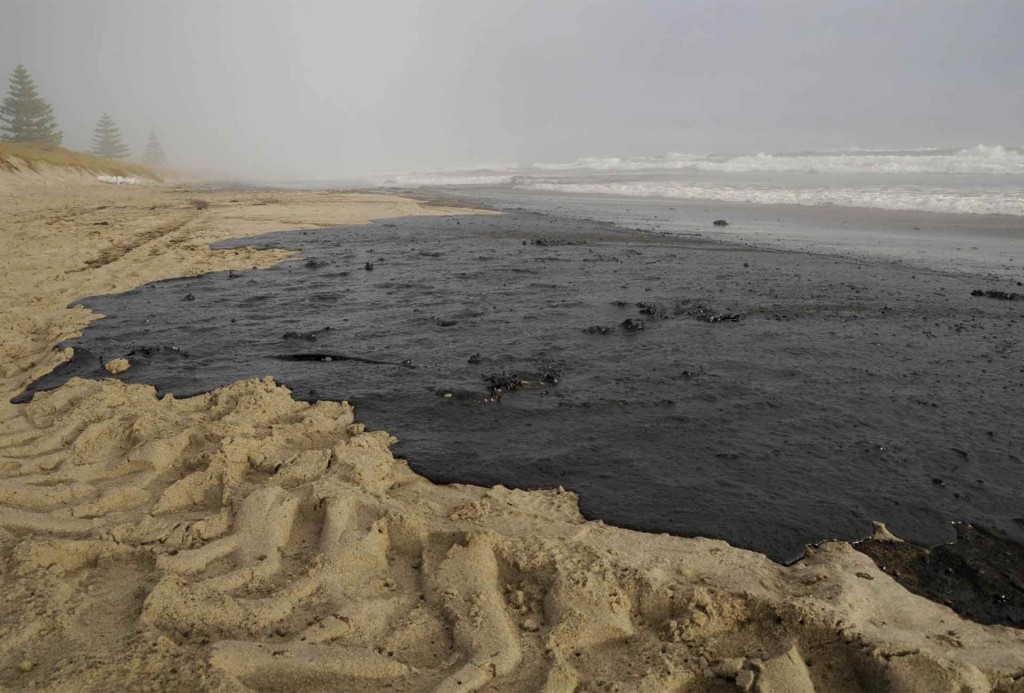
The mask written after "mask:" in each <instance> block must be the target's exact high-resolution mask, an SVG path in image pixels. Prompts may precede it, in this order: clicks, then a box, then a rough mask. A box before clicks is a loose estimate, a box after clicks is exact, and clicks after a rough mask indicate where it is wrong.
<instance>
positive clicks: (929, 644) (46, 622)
mask: <svg viewBox="0 0 1024 693" xmlns="http://www.w3.org/2000/svg"><path fill="white" fill-rule="evenodd" d="M43 178H45V176H43ZM196 197H202V198H205V199H207V200H208V201H209V202H210V205H209V207H208V208H207V209H204V210H198V209H196V208H195V207H194V206H193V205H192V204H191V203H190V200H191V199H193V198H196ZM0 205H2V207H3V212H4V214H3V215H2V216H0V234H2V238H3V243H4V247H5V249H6V250H7V252H6V253H5V255H4V257H3V259H2V260H0V262H2V263H3V270H4V272H3V274H2V278H3V279H2V282H0V298H2V303H0V310H2V312H3V323H2V324H3V325H4V328H3V333H2V354H3V366H4V372H3V374H2V375H3V381H2V384H3V387H2V390H3V393H4V395H5V397H4V398H3V402H2V403H0V417H2V421H3V427H2V434H0V470H2V479H0V528H2V529H0V560H2V566H3V569H2V571H0V582H2V584H0V589H2V594H3V595H4V596H3V605H4V608H3V610H2V613H0V686H3V687H5V688H7V689H9V690H25V689H37V690H54V691H57V690H61V691H65V690H76V691H78V690H85V691H102V690H112V689H116V690H217V691H247V690H256V691H264V690H267V691H270V690H304V691H318V690H337V689H339V688H343V689H344V690H349V691H376V690H381V689H384V688H389V689H391V690H399V691H401V690H405V691H421V690H441V691H463V690H480V689H483V688H485V687H488V686H489V687H490V688H492V689H495V690H509V691H537V690H545V691H572V690H581V691H585V690H600V689H607V688H618V689H619V690H630V691H662V690H664V691H669V690H672V691H733V690H762V691H766V690H788V691H810V690H819V691H826V690H828V691H847V690H848V691H869V690H882V689H887V690H897V691H938V690H950V691H952V690H964V689H974V690H997V691H1014V690H1020V689H1021V687H1022V686H1024V671H1022V670H1021V664H1020V663H1021V661H1022V657H1021V654H1022V652H1024V635H1022V634H1021V632H1020V631H1018V630H1015V629H1011V628H1005V627H1000V626H982V625H979V624H977V623H973V622H970V621H966V620H963V619H961V618H960V617H958V616H957V615H956V614H955V613H954V612H953V611H951V610H950V609H948V608H947V607H945V606H942V605H940V604H936V603H934V602H931V601H928V600H926V599H924V598H922V597H918V596H915V595H913V594H911V593H909V592H908V591H907V590H905V589H904V588H903V587H901V586H900V585H899V584H897V583H896V582H895V581H894V580H892V579H891V578H890V577H889V576H887V575H886V574H885V573H884V572H882V571H881V570H879V569H878V568H877V567H876V566H875V564H874V563H873V562H872V561H871V560H870V559H869V558H868V557H867V556H866V555H864V554H862V553H860V552H857V551H856V550H854V549H853V548H852V547H851V546H850V545H848V544H845V543H841V542H839V543H828V544H825V545H823V546H822V547H820V548H819V549H818V550H817V551H816V552H815V553H814V554H813V555H812V556H809V557H808V558H807V559H806V560H804V561H802V562H800V563H798V564H796V565H794V566H792V567H783V566H780V565H778V564H776V563H773V562H772V561H770V560H768V559H767V558H765V557H764V556H762V555H759V554H756V553H752V552H748V551H743V550H740V549H735V548H732V547H730V546H728V545H727V544H726V543H725V542H721V541H711V540H707V539H683V538H678V537H669V536H660V535H650V534H642V533H637V532H631V531H629V530H624V529H618V528H614V527H609V526H607V525H603V524H601V523H597V522H587V521H585V520H584V519H583V518H582V517H581V516H580V515H579V512H578V510H577V497H576V496H575V495H574V494H572V493H568V492H559V491H557V490H549V491H533V492H523V491H512V490H508V489H505V488H502V487H493V488H484V487H480V486H471V485H460V484H455V485H447V486H437V485H434V484H432V483H430V482H429V481H427V480H426V479H424V478H423V477H421V476H419V475H417V474H415V473H414V472H412V471H411V470H410V469H409V468H408V467H407V465H405V464H404V463H403V462H401V461H400V460H397V459H395V458H394V456H393V455H392V454H391V452H390V449H389V446H390V444H391V442H392V441H391V439H390V437H389V436H387V434H384V433H383V432H367V431H365V429H364V428H363V427H362V426H361V425H360V424H359V423H357V422H356V421H355V419H357V418H358V411H356V412H353V410H352V408H351V407H349V406H346V405H343V404H339V403H334V402H321V403H315V404H311V403H306V402H301V401H296V400H295V399H294V398H293V397H292V396H291V393H290V392H289V391H288V390H287V389H285V388H283V387H281V386H279V385H277V384H276V383H274V382H272V381H269V380H259V381H258V380H248V381H244V382H240V383H234V384H232V385H230V386H228V387H226V388H222V389H220V390H217V391H215V392H213V393H210V394H208V395H202V396H198V397H194V398H173V397H165V398H160V399H158V398H157V397H156V396H155V392H154V390H153V388H151V387H147V386H143V385H131V384H125V383H122V382H119V381H117V380H115V379H112V378H109V379H106V380H104V381H87V380H72V381H71V382H69V383H67V384H65V385H63V386H61V387H59V388H58V389H56V390H54V391H52V392H47V393H43V394H40V395H38V396H37V397H36V398H35V399H34V400H33V402H32V403H31V404H28V405H12V404H8V403H7V398H8V397H10V396H13V395H14V394H15V393H17V392H19V391H20V390H21V389H22V388H23V387H24V386H25V385H26V384H27V383H28V382H29V381H31V380H32V379H34V378H37V377H39V376H40V375H42V374H44V373H46V372H47V371H49V370H50V369H52V368H53V367H54V366H56V365H58V364H59V363H60V362H62V361H63V360H64V359H66V358H67V357H68V356H69V354H67V353H66V352H61V351H55V350H54V347H55V346H56V345H57V344H58V343H59V342H60V341H62V340H65V339H68V338H71V337H73V336H74V335H75V333H76V332H78V331H79V330H81V329H82V328H83V327H85V326H86V325H87V324H89V323H90V322H91V321H92V320H94V319H95V317H96V316H95V315H93V314H90V313H89V312H88V311H86V310H84V309H81V308H77V309H76V308H72V309H68V308H65V306H66V305H67V304H69V303H72V302H73V301H76V300H77V299H79V298H80V297H82V296H86V295H98V294H103V293H111V292H118V291H125V290H129V289H132V288H134V287H137V286H140V285H142V284H145V283H147V282H151V281H156V280H159V279H166V278H170V277H173V276H195V275H199V274H202V273H204V272H209V271H225V272H226V271H228V270H234V271H236V272H240V271H242V270H244V269H247V268H251V267H253V266H254V265H256V266H264V267H265V266H270V265H272V264H274V263H276V262H279V261H280V260H282V259H284V258H286V257H287V253H282V252H279V251H278V252H262V251H257V250H241V249H238V250H229V251H210V250H209V249H208V248H207V244H208V243H210V242H214V241H218V240H222V239H225V238H229V237H241V236H251V235H253V234H255V233H260V232H265V231H271V230H279V229H283V228H303V227H307V228H308V227H313V226H317V225H320V226H322V227H326V226H336V225H344V224H351V223H354V222H356V221H358V220H359V219H363V220H368V219H370V218H374V217H383V216H395V215H401V214H421V215H422V214H423V213H425V212H428V211H434V210H432V209H429V208H424V207H422V206H417V205H414V204H411V203H408V202H404V201H401V200H396V199H394V198H381V197H378V196H346V195H338V194H334V193H291V192H288V193H285V192H281V193H260V194H256V193H245V192H237V191H232V192H210V191H197V190H172V189H164V188H152V189H145V188H143V189H132V190H127V189H116V188H108V187H104V186H102V185H100V184H97V183H95V182H91V181H88V180H75V181H68V180H66V179H61V180H60V183H59V184H54V183H53V181H52V180H49V179H46V180H39V181H28V182H26V179H25V178H18V179H17V180H14V181H12V180H11V179H10V178H5V179H3V180H2V181H0ZM439 211H444V210H439ZM447 213H450V210H449V211H448V212H447ZM374 271H376V270H374ZM127 372H130V369H129V371H127ZM864 576H867V577H864Z"/></svg>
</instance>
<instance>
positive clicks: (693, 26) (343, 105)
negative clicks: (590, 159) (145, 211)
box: [0, 0, 1024, 179]
mask: <svg viewBox="0 0 1024 693" xmlns="http://www.w3.org/2000/svg"><path fill="white" fill-rule="evenodd" d="M1022 26H1024V3H1021V2H1020V1H1019V0H1004V1H998V0H993V1H987V0H977V1H975V2H962V1H960V0H929V1H913V0H885V1H875V0H834V1H831V2H823V1H822V0H771V1H770V2H768V1H764V2H755V1H754V0H750V1H747V2H741V1H739V0H688V1H687V2H679V1H677V0H636V1H634V2H629V3H626V2H607V3H598V2H585V1H582V0H580V1H576V0H521V1H520V2H507V1H506V2H492V1H490V0H434V1H432V2H431V1H427V0H413V1H408V0H392V1H386V0H385V1H380V2H366V1H362V2H345V1H341V2H330V1H326V0H305V1H304V2H285V1H284V0H276V1H269V0H185V1H183V0H175V1H170V0H151V1H147V2H141V1H139V0H75V1H74V2H70V1H68V0H2V2H0V72H2V73H3V74H4V76H5V77H6V76H7V75H9V74H10V71H11V69H13V68H14V66H15V65H16V64H18V63H19V62H20V63H24V64H25V65H26V66H27V67H28V68H29V70H30V72H31V74H32V76H33V77H34V79H35V81H36V83H37V85H38V87H39V89H40V91H41V93H42V94H43V95H44V96H45V97H47V98H48V99H50V100H51V102H52V103H53V105H54V107H55V109H56V112H57V115H58V118H59V121H60V125H61V127H62V129H63V131H64V136H65V139H64V142H65V145H66V146H69V147H71V148H75V149H88V148H89V146H90V141H91V136H92V129H93V126H94V124H95V122H96V120H97V118H98V117H99V115H100V114H101V113H102V112H103V111H108V112H109V113H110V114H111V115H112V116H113V117H114V119H115V120H116V121H117V123H118V124H119V125H120V126H121V130H122V132H123V134H124V135H125V140H126V142H127V143H128V144H129V145H130V146H131V147H132V149H133V152H134V153H135V154H136V155H138V154H140V153H141V150H142V147H143V145H144V143H145V138H146V136H147V134H148V132H149V131H150V130H152V131H155V132H156V133H157V134H158V136H159V137H160V139H161V141H162V143H163V145H164V148H165V150H166V151H167V154H168V157H169V159H170V161H171V163H172V164H174V165H177V166H179V167H183V168H189V169H193V170H203V171H209V172H214V173H220V174H225V175H235V176H244V177H248V178H264V179H284V178H298V179H310V178H332V177H338V178H341V177H347V176H355V175H359V174H363V173H372V172H385V171H392V170H402V169H419V168H428V167H450V166H459V165H473V164H484V163H490V162H494V163H497V162H508V163H515V162H532V161H564V160H572V159H575V158H577V157H583V156H632V155H656V154H662V153H666V152H671V151H689V152H723V153H732V152H757V151H780V150H792V149H832V148H847V147H905V148H909V147H930V146H935V147H948V146H971V145H975V144H978V143H987V144H1008V145H1021V144H1024V118H1022V117H1021V115H1022V114H1024V81H1022V79H1024V77H1022V75H1024V41H1022V40H1021V38H1020V30H1021V27H1022Z"/></svg>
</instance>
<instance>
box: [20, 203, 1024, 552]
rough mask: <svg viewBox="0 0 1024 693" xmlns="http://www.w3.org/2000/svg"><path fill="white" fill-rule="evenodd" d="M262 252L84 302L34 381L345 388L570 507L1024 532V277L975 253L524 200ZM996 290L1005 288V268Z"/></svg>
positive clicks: (405, 432)
mask: <svg viewBox="0 0 1024 693" xmlns="http://www.w3.org/2000/svg"><path fill="white" fill-rule="evenodd" d="M249 245H255V246H256V247H258V248H266V249H270V248H273V249H287V250H295V251H300V254H299V255H298V256H297V257H295V258H294V259H291V260H288V261H286V262H284V263H281V264H279V265H276V266H274V267H272V268H269V269H261V270H253V271H249V272H231V273H226V272H222V273H217V274H212V275H207V276H203V277H196V278H190V279H183V280H174V281H168V282H160V283H157V284H151V285H148V286H145V287H142V288H140V289H138V290H136V291H133V292H130V293H127V294H121V295H117V296H106V297H96V298H91V299H88V300H86V301H84V305H86V306H88V307H89V308H90V309H92V310H94V311H96V312H98V313H101V314H103V315H105V316H107V317H106V318H105V319H104V320H102V321H99V322H97V323H95V324H94V325H93V326H91V327H90V328H89V329H88V330H87V331H86V332H85V334H84V335H83V337H82V338H81V339H77V340H73V341H71V342H69V343H68V344H70V345H72V346H74V348H75V352H76V355H75V357H74V359H72V361H71V362H70V363H69V364H67V365H66V366H64V367H62V368H59V369H58V370H57V371H56V372H55V373H54V374H53V375H52V376H50V377H48V378H45V379H44V380H42V381H40V383H39V384H38V386H40V387H51V386H53V385H55V384H57V383H60V382H63V381H64V380H66V379H67V378H68V377H70V376H72V375H79V376H84V377H94V378H103V377H106V376H107V373H106V372H105V371H104V370H103V364H104V363H106V362H107V361H109V360H111V359H114V358H121V357H124V358H127V359H128V361H129V362H130V363H131V364H132V367H131V369H130V370H128V371H127V372H126V373H124V374H123V375H121V376H120V377H121V379H122V380H124V381H126V382H139V383H148V384H154V385H156V386H157V390H158V392H171V393H174V394H176V395H179V396H180V395H190V394H196V393H199V392H207V391H210V390H213V389H215V388H217V387H220V386H223V385H228V384H230V383H232V382H234V381H236V380H239V379H245V378H253V377H261V376H264V375H272V376H274V377H275V379H277V380H278V381H279V382H281V383H284V384H286V385H287V386H288V387H289V388H291V390H292V391H293V393H294V396H296V397H297V398H300V399H305V400H309V401H315V400H318V399H334V400H339V401H340V400H346V401H349V402H351V403H353V404H355V405H356V406H357V408H358V411H359V414H360V420H361V421H363V422H365V423H366V424H367V425H368V426H370V427H372V428H380V429H385V428H386V430H388V431H389V432H390V433H392V434H393V435H395V436H396V437H397V438H398V439H399V441H400V442H399V444H398V445H397V446H396V452H398V453H399V454H402V455H403V456H405V457H407V458H408V459H409V461H410V463H411V465H412V467H413V469H415V470H416V471H417V472H419V473H421V474H424V475H425V476H427V477H428V478H430V479H432V480H434V481H437V482H462V483H473V484H480V485H484V486H490V485H494V484H503V485H505V486H510V487H516V488H551V487H557V486H562V487H564V488H566V489H569V490H572V491H576V492H578V493H579V494H580V502H581V509H582V511H583V513H584V515H585V516H587V517H590V518H599V519H602V520H604V521H605V522H608V523H611V524H615V525H619V526H625V527H631V528H634V529H641V530H644V531H650V532H668V533H672V534H679V535H685V536H710V537H715V538H721V539H726V540H728V541H729V542H730V543H733V544H734V545H738V546H743V547H746V548H751V549H754V550H757V551H760V552H764V553H767V554H768V555H770V556H772V557H773V558H775V559H776V560H782V561H788V560H793V559H795V558H796V557H798V556H799V555H800V554H801V553H802V551H803V547H804V545H805V544H811V543H818V542H820V541H823V540H826V539H833V538H838V539H846V540H854V539H860V538H863V537H865V536H866V535H867V534H869V533H870V528H871V522H872V521H873V520H880V521H884V522H886V523H887V524H888V525H889V527H890V528H891V529H892V530H893V531H895V532H896V533H897V534H898V535H900V536H903V537H906V538H908V539H912V540H914V541H916V542H919V543H922V544H926V545H931V544H937V543H940V542H944V541H949V540H951V539H952V537H953V532H952V526H951V524H950V522H951V521H953V520H960V521H968V522H975V523H980V524H982V525H984V526H986V527H989V528H992V529H994V530H998V531H999V532H1001V533H1003V534H1004V535H1006V536H1009V537H1010V538H1013V539H1016V540H1022V539H1024V509H1022V506H1021V499H1022V498H1024V432H1022V429H1021V424H1020V422H1021V421H1024V403H1022V395H1024V367H1022V363H1021V359H1020V356H1021V354H1020V345H1021V343H1022V338H1024V300H1019V301H1013V300H998V299H992V298H989V297H986V296H980V297H979V296H974V295H972V291H974V290H977V289H1009V288H1015V287H1013V285H1012V284H1011V283H1009V282H1006V281H1003V282H993V281H991V280H989V279H988V278H985V277H980V276H977V275H971V274H963V273H952V272H940V271H933V270H928V269H924V268H920V267H913V266H905V265H903V264H899V263H894V262H889V261H886V260H881V259H874V260H857V259H851V258H841V257H835V256H830V255H814V254H809V253H803V252H789V251H775V250H766V249H757V248H751V247H742V246H737V245H733V244H728V243H722V242H715V241H706V240H699V239H693V238H680V237H677V236H671V235H667V234H665V235H658V234H652V233H647V232H640V231H635V230H626V229H621V228H616V227H613V226H610V225H607V224H600V223H595V222H588V221H582V220H572V219H566V218H562V217H556V216H546V215H539V214H531V213H524V212H518V213H515V212H514V213H510V214H506V215H502V216H431V217H412V218H404V219H396V220H388V221H385V222H380V223H377V224H374V225H372V226H358V227H344V228H338V229H325V230H315V231H292V232H284V233H278V234H268V235H264V236H261V237H259V238H255V239H241V240H238V241H232V242H230V243H227V244H223V245H222V246H221V247H245V246H249ZM1004 285H1005V286H1004Z"/></svg>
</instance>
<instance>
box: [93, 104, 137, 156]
mask: <svg viewBox="0 0 1024 693" xmlns="http://www.w3.org/2000/svg"><path fill="white" fill-rule="evenodd" d="M92 153H93V154H95V155H96V156H102V157H103V158H104V159H127V158H128V155H129V154H130V153H131V150H130V149H128V146H127V145H126V144H125V143H124V142H122V141H121V131H120V130H118V129H117V125H116V124H115V123H114V119H113V118H111V117H110V116H109V115H107V114H106V113H104V114H103V115H102V116H100V119H99V122H98V123H96V131H95V132H94V133H93V136H92Z"/></svg>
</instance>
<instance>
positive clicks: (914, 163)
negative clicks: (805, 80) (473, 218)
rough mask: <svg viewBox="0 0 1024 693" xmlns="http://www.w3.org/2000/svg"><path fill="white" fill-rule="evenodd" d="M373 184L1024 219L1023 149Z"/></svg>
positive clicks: (547, 167) (641, 162)
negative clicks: (482, 187)
mask: <svg viewBox="0 0 1024 693" xmlns="http://www.w3.org/2000/svg"><path fill="white" fill-rule="evenodd" d="M376 182H377V184H378V185H385V186H400V187H415V186H468V185H477V186H511V187H514V188H517V189H523V190H540V191H549V192H563V193H591V194H595V193H596V194H607V195H625V196H633V197H668V198H678V199H703V200H718V201H725V202H751V203H757V204H797V205H815V206H823V205H824V206H844V207H871V208H878V209H892V210H923V211H932V212H947V213H961V214H1007V215H1015V216H1024V149H1022V148H1016V147H1002V146H985V145H978V146H976V147H971V148H968V149H948V150H939V149H922V150H903V151H896V150H877V151H865V150H851V151H843V152H798V153H787V154H754V155H747V156H734V157H724V156H713V155H697V154H668V155H665V156H659V157H636V158H615V157H612V158H594V157H591V158H584V159H578V160H576V161H573V162H568V163H541V164H529V165H490V166H486V167H477V168H462V169H450V170H443V169H442V170H431V171H423V172H414V173H401V174H390V175H388V176H387V177H383V176H382V177H378V178H377V179H376Z"/></svg>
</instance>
